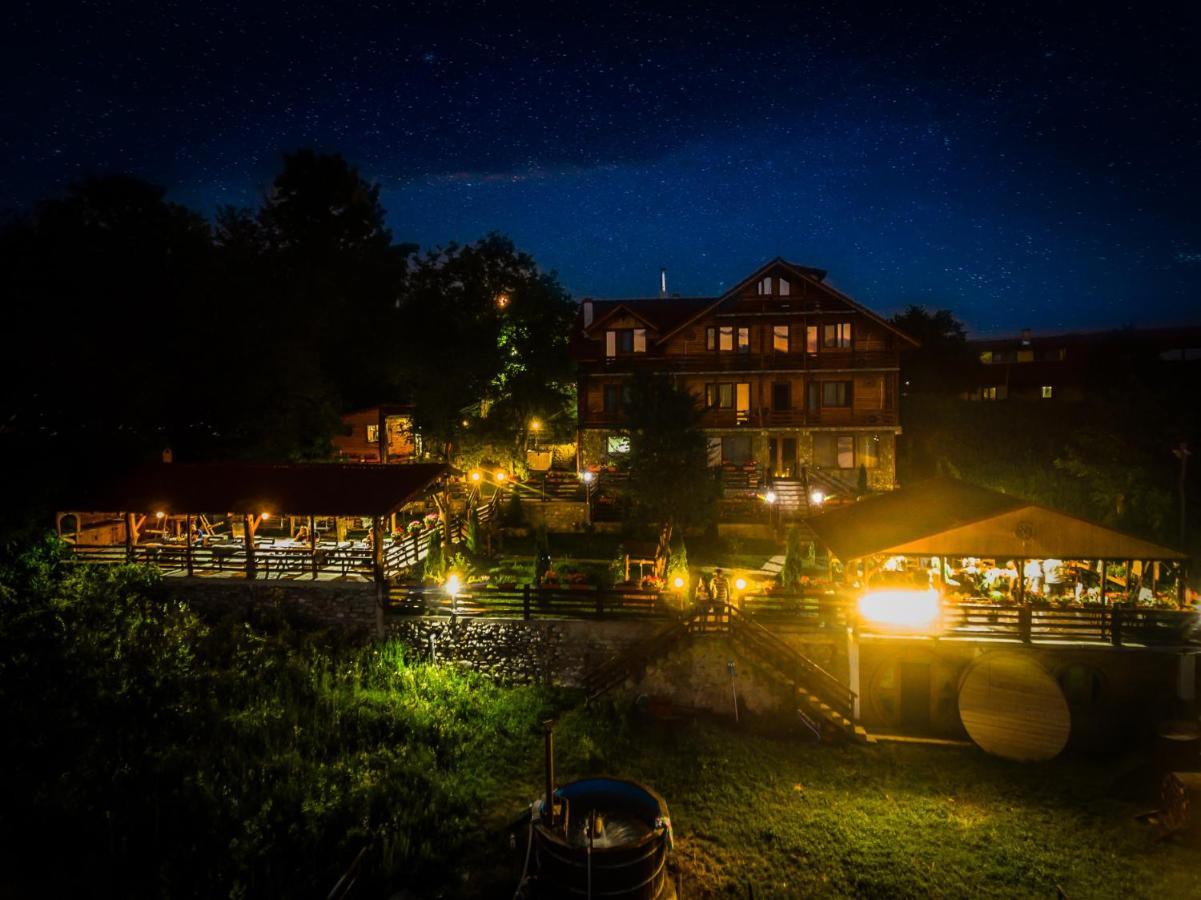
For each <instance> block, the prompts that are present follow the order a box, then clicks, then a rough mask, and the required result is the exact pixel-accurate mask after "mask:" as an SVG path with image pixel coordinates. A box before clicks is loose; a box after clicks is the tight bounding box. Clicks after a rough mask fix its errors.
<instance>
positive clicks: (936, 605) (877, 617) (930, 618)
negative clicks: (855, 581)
mask: <svg viewBox="0 0 1201 900" xmlns="http://www.w3.org/2000/svg"><path fill="white" fill-rule="evenodd" d="M858 606H859V615H860V616H862V617H863V619H864V620H865V621H867V622H870V623H871V624H872V625H874V626H877V627H880V628H884V629H886V630H889V631H902V632H923V633H924V632H930V631H933V630H935V629H936V628H937V625H938V619H939V616H940V615H941V614H942V603H941V601H940V599H939V596H938V591H918V590H903V589H898V590H881V591H868V592H867V593H866V594H864V595H863V596H862V597H860V598H859V604H858Z"/></svg>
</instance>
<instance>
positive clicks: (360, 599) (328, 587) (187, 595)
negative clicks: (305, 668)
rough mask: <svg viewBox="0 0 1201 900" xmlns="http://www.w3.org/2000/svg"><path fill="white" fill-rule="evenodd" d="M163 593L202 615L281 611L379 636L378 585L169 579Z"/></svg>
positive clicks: (306, 619) (237, 579)
mask: <svg viewBox="0 0 1201 900" xmlns="http://www.w3.org/2000/svg"><path fill="white" fill-rule="evenodd" d="M163 590H164V591H165V592H166V593H167V594H168V595H169V596H171V597H176V598H178V599H180V600H183V601H185V602H186V603H187V604H188V605H189V606H191V607H192V608H193V609H195V610H196V611H197V612H199V613H200V614H202V615H204V614H215V615H223V614H225V613H228V612H245V611H246V610H248V609H249V608H251V607H253V608H256V609H263V608H264V607H265V608H274V609H279V610H281V611H282V612H284V613H285V614H286V615H289V616H295V617H298V618H300V619H302V620H305V621H306V622H309V623H312V624H315V625H326V626H330V625H332V626H338V627H341V628H345V629H346V630H347V631H348V632H349V633H351V634H352V635H355V636H359V637H371V636H374V635H377V634H379V626H380V616H379V604H378V603H377V601H376V589H375V585H374V584H368V583H364V582H345V581H335V582H329V581H308V582H288V581H247V580H245V579H241V578H170V579H164V581H163Z"/></svg>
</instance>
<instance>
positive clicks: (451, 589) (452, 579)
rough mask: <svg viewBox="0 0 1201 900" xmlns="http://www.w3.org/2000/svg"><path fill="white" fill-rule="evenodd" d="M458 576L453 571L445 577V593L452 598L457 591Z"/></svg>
mask: <svg viewBox="0 0 1201 900" xmlns="http://www.w3.org/2000/svg"><path fill="white" fill-rule="evenodd" d="M459 587H460V585H459V576H458V575H455V574H454V573H453V572H452V573H451V574H450V576H449V577H448V578H447V579H446V593H447V595H449V596H450V597H451V599H453V598H454V597H455V596H456V595H457V594H458V593H459Z"/></svg>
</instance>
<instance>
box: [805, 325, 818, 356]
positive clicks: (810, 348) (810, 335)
mask: <svg viewBox="0 0 1201 900" xmlns="http://www.w3.org/2000/svg"><path fill="white" fill-rule="evenodd" d="M805 352H806V353H816V352H817V326H816V325H808V326H806V328H805Z"/></svg>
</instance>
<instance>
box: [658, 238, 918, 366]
mask: <svg viewBox="0 0 1201 900" xmlns="http://www.w3.org/2000/svg"><path fill="white" fill-rule="evenodd" d="M775 268H782V269H784V270H785V271H787V272H789V273H790V274H791V275H793V276H794V277H796V278H797V279H798V280H800V281H805V282H808V283H809V284H812V285H814V286H816V287H818V288H819V289H821V290H823V291H826V292H827V293H828V294H830V295H831V296H832V297H835V298H836V299H838V300H840V301H842V302H843V303H846V304H847V305H848V306H850V307H851V308H852V309H854V310H855V311H856V312H859V313H861V314H863V315H864V316H866V317H867V318H869V319H871V320H872V321H874V322H876V323H878V324H880V325H883V326H884V327H885V328H887V329H888V330H889V331H891V332H892V333H893V334H896V335H897V336H898V337H900V338H901V339H902V340H904V341H906V342H908V343H910V344H912V345H913V346H915V347H916V346H918V342H917V341H915V340H914V339H913V338H911V337H910V336H909V335H907V334H905V332H903V331H901V330H900V329H899V328H897V327H896V326H895V325H893V324H892V323H891V322H889V321H888V320H887V319H885V318H883V317H882V316H879V315H877V314H876V313H874V312H872V311H871V310H870V309H868V308H867V307H866V306H863V305H862V304H860V303H858V302H856V301H855V300H852V299H851V298H850V297H848V296H847V295H846V294H844V293H842V291H839V290H837V289H836V288H833V287H831V286H830V285H828V284H826V282H825V277H826V271H825V270H824V269H815V268H813V267H812V266H802V265H798V264H797V263H791V262H789V261H788V260H786V259H782V258H781V257H779V256H777V257H776V258H775V259H772V260H769V261H768V262H766V263H764V264H763V265H761V266H760V267H759V268H758V269H756V270H755V271H754V272H752V273H751V274H750V275H748V276H747V277H746V278H744V279H742V281H740V282H738V283H737V284H736V285H734V286H733V287H732V288H730V289H729V290H728V291H726V292H725V293H724V294H722V295H721V296H720V297H717V298H715V299H714V300H712V301H711V302H710V303H709V304H708V305H707V306H705V307H704V308H702V309H700V310H698V311H697V312H696V313H694V314H693V315H691V316H689V317H688V318H686V319H683V320H682V321H680V322H679V323H677V324H676V325H675V326H674V327H672V329H671V330H670V331H667V332H665V333H663V334H661V335H660V336H659V339H658V341H656V343H660V344H661V343H663V342H664V341H666V340H667V339H668V338H670V337H671V336H672V335H674V334H675V333H677V332H679V331H681V330H683V329H684V328H687V327H688V326H689V325H691V324H692V323H693V322H695V321H696V320H697V319H699V318H701V317H703V316H705V315H707V314H708V313H710V312H712V311H713V310H715V309H717V307H719V306H721V305H722V304H723V303H725V302H727V301H729V300H732V299H736V298H737V297H739V296H741V295H742V292H743V291H745V290H746V289H747V288H748V287H750V286H751V285H752V284H754V283H755V282H757V281H759V279H761V278H763V277H764V276H765V275H767V273H768V272H770V271H771V270H772V269H775Z"/></svg>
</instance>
